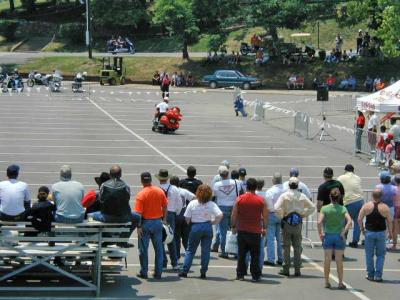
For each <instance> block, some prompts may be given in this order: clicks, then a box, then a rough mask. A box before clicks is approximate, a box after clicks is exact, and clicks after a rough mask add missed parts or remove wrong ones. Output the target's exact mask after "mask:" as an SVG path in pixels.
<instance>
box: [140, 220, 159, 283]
mask: <svg viewBox="0 0 400 300" xmlns="http://www.w3.org/2000/svg"><path fill="white" fill-rule="evenodd" d="M162 231H163V226H162V223H161V220H160V219H154V220H143V222H142V233H143V236H142V237H141V238H139V261H140V274H142V275H147V272H148V270H149V253H148V250H149V243H150V240H151V243H152V244H153V248H154V252H155V253H154V254H155V263H154V264H155V271H154V273H155V275H157V276H161V274H162V270H163V249H164V245H163V242H162Z"/></svg>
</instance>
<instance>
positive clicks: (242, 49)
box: [240, 42, 263, 55]
mask: <svg viewBox="0 0 400 300" xmlns="http://www.w3.org/2000/svg"><path fill="white" fill-rule="evenodd" d="M259 50H261V51H263V48H261V47H260V48H259ZM256 52H257V51H256V49H254V47H252V46H250V45H249V44H247V43H244V42H243V43H241V44H240V53H241V54H242V55H247V54H249V53H256Z"/></svg>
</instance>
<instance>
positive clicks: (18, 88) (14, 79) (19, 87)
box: [1, 74, 24, 93]
mask: <svg viewBox="0 0 400 300" xmlns="http://www.w3.org/2000/svg"><path fill="white" fill-rule="evenodd" d="M10 89H11V91H13V92H19V93H20V92H22V91H23V90H24V83H23V81H22V78H21V77H20V76H17V75H12V76H9V75H8V74H7V75H6V77H5V79H4V80H3V83H2V84H1V91H2V92H3V93H7V92H8V91H9V90H10Z"/></svg>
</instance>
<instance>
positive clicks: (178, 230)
mask: <svg viewBox="0 0 400 300" xmlns="http://www.w3.org/2000/svg"><path fill="white" fill-rule="evenodd" d="M185 211H186V209H185V208H184V209H182V211H181V213H180V214H179V215H177V216H176V219H175V221H176V222H175V231H174V240H175V244H176V256H177V259H180V258H181V243H182V244H183V248H185V249H184V250H186V249H187V245H188V238H189V231H190V226H189V225H188V223H186V220H185V216H184V213H185Z"/></svg>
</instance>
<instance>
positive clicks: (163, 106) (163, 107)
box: [154, 96, 169, 121]
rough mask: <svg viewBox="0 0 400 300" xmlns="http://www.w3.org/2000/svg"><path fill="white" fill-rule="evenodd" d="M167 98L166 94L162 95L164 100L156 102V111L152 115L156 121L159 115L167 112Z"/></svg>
mask: <svg viewBox="0 0 400 300" xmlns="http://www.w3.org/2000/svg"><path fill="white" fill-rule="evenodd" d="M168 103H169V98H168V97H167V96H165V97H164V100H163V101H162V102H160V103H159V104H157V106H156V113H155V115H154V118H155V119H156V120H158V121H160V119H161V117H162V116H163V115H165V113H166V112H167V110H168V108H169V105H168Z"/></svg>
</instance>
